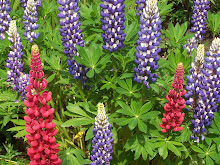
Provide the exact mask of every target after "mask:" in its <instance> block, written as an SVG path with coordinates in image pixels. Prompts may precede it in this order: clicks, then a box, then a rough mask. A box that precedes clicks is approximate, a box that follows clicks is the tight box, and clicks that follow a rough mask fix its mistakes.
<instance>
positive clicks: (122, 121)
mask: <svg viewBox="0 0 220 165" xmlns="http://www.w3.org/2000/svg"><path fill="white" fill-rule="evenodd" d="M117 103H118V104H119V105H120V106H121V107H122V109H119V110H117V111H116V113H120V114H123V115H126V116H127V117H121V118H118V119H115V123H116V124H117V125H121V126H124V125H128V127H129V129H130V130H133V129H134V128H135V127H137V126H138V129H139V130H140V131H141V132H144V133H146V132H147V125H146V123H145V120H146V119H153V118H156V117H157V116H158V114H159V113H160V112H158V111H151V112H149V110H150V109H151V108H152V106H153V104H152V103H151V102H147V103H146V104H144V105H143V106H141V103H140V101H134V100H131V103H130V106H128V105H127V104H126V103H124V102H122V101H118V102H117Z"/></svg>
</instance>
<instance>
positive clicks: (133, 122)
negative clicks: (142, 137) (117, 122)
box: [128, 118, 138, 131]
mask: <svg viewBox="0 0 220 165" xmlns="http://www.w3.org/2000/svg"><path fill="white" fill-rule="evenodd" d="M137 123H138V122H137V118H132V120H131V121H130V122H129V123H128V127H129V129H130V130H131V131H132V130H133V129H134V128H135V127H136V126H137Z"/></svg>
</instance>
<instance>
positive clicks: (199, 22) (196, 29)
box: [190, 0, 210, 40]
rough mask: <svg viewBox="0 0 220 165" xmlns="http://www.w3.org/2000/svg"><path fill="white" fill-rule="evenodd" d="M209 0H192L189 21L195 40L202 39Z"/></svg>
mask: <svg viewBox="0 0 220 165" xmlns="http://www.w3.org/2000/svg"><path fill="white" fill-rule="evenodd" d="M209 3H210V1H209V0H194V5H193V9H194V10H193V15H192V20H191V23H192V24H193V26H192V27H191V29H190V31H191V32H192V33H196V34H195V38H196V39H197V40H203V34H205V32H206V24H207V23H206V19H207V13H208V10H209Z"/></svg>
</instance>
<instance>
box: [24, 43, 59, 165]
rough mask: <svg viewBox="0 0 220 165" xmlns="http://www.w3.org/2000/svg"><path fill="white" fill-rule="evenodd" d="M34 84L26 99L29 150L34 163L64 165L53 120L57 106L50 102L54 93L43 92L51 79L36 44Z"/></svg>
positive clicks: (29, 88)
mask: <svg viewBox="0 0 220 165" xmlns="http://www.w3.org/2000/svg"><path fill="white" fill-rule="evenodd" d="M30 76H31V77H30V84H29V85H28V86H27V88H26V90H27V95H26V96H27V100H25V101H24V105H25V106H26V107H27V108H26V113H27V115H28V116H25V117H24V120H25V121H26V123H25V126H26V131H27V132H28V133H29V134H27V135H26V138H27V141H28V143H29V144H30V145H31V147H30V148H28V150H27V154H28V155H29V157H30V160H31V161H30V165H37V164H39V165H40V164H51V165H52V164H53V165H60V164H61V160H60V159H59V158H58V154H57V153H58V152H59V149H58V147H59V145H58V143H56V139H55V137H54V136H55V135H56V134H57V132H58V130H57V129H55V127H56V123H52V120H53V113H54V109H53V108H51V107H50V106H49V105H48V104H47V102H49V101H50V100H51V98H52V93H51V92H48V91H44V92H43V93H42V94H41V92H42V91H43V90H44V89H45V88H46V87H47V80H46V79H45V78H43V76H44V72H43V70H42V64H41V59H40V55H39V49H38V46H37V45H33V46H32V49H31V71H30Z"/></svg>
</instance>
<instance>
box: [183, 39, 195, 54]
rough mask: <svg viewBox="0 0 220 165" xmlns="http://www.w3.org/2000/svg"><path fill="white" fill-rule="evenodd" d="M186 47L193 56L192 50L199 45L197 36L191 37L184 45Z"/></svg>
mask: <svg viewBox="0 0 220 165" xmlns="http://www.w3.org/2000/svg"><path fill="white" fill-rule="evenodd" d="M183 47H184V48H185V49H187V54H188V57H190V56H191V53H192V51H193V50H194V48H196V47H197V40H196V38H195V37H192V38H190V39H188V40H187V44H185V45H184V46H183Z"/></svg>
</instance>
